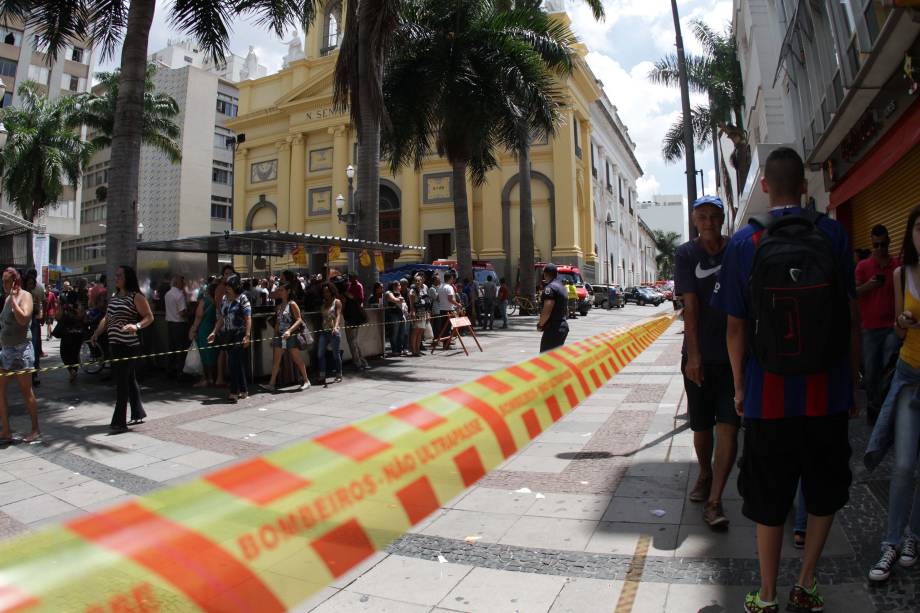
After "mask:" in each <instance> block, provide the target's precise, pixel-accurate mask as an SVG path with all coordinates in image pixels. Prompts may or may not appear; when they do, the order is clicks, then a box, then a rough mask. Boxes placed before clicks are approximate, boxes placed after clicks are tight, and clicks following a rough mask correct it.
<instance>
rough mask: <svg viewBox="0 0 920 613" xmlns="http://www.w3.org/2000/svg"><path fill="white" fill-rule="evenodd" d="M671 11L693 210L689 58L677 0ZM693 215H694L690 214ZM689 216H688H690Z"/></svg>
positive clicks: (693, 233) (692, 233) (689, 200)
mask: <svg viewBox="0 0 920 613" xmlns="http://www.w3.org/2000/svg"><path fill="white" fill-rule="evenodd" d="M671 13H672V15H673V17H674V34H675V37H676V41H677V70H678V73H679V74H678V77H679V80H680V102H681V112H682V113H683V116H684V162H685V163H686V166H687V206H688V211H689V213H692V212H693V201H694V200H696V156H695V153H694V148H693V122H692V121H691V119H690V118H691V114H690V87H689V85H688V83H687V58H686V57H685V56H684V37H683V35H682V34H681V31H680V14H679V13H678V12H677V0H671ZM689 217H692V215H689ZM689 217H688V218H689ZM695 237H696V226H694V225H693V222H692V221H691V222H690V238H695Z"/></svg>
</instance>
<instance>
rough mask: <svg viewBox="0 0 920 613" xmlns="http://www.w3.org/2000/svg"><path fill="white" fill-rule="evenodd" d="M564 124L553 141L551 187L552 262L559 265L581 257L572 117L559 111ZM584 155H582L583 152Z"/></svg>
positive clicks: (566, 110)
mask: <svg viewBox="0 0 920 613" xmlns="http://www.w3.org/2000/svg"><path fill="white" fill-rule="evenodd" d="M562 118H563V119H564V123H565V125H564V126H563V127H561V128H560V129H559V131H558V132H557V133H556V136H555V138H553V184H554V185H555V188H556V195H555V196H556V197H555V203H554V208H555V211H556V245H555V246H554V248H553V253H552V259H553V261H554V262H556V263H560V264H576V263H578V260H579V258H580V257H581V255H582V251H581V249H580V248H579V246H578V225H577V224H578V207H577V205H576V203H577V202H578V192H577V191H576V188H577V186H576V174H575V166H576V161H577V159H578V158H577V157H576V156H575V137H574V134H575V129H574V128H573V127H572V126H573V122H574V121H575V114H574V112H573V111H572V109H571V108H569V109H564V110H563V111H562ZM582 155H584V153H582Z"/></svg>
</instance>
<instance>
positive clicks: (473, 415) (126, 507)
mask: <svg viewBox="0 0 920 613" xmlns="http://www.w3.org/2000/svg"><path fill="white" fill-rule="evenodd" d="M672 319H673V318H672V317H661V318H657V319H653V320H650V321H647V322H645V323H642V324H638V325H637V326H634V327H633V328H630V329H629V330H618V331H615V332H612V333H605V334H601V335H598V336H596V337H593V338H592V339H589V340H587V341H585V342H583V343H578V344H576V345H575V346H570V347H563V348H561V349H559V350H555V351H552V352H548V353H545V354H541V355H540V356H537V357H535V358H532V359H529V360H526V361H524V362H521V363H519V364H516V365H514V366H511V367H508V368H505V369H502V370H499V371H496V372H493V373H491V374H489V375H486V376H484V377H480V378H479V379H477V380H475V381H471V382H468V383H465V384H462V385H459V386H457V387H452V388H450V389H447V390H444V391H442V392H440V393H437V394H433V395H431V396H428V397H426V398H423V399H421V400H419V401H418V402H415V403H410V404H407V405H405V406H402V407H399V408H398V409H394V410H392V411H390V412H388V413H384V414H379V415H375V416H372V417H369V418H367V419H364V420H361V421H358V422H355V423H353V424H350V425H347V426H344V427H341V428H338V429H337V430H333V431H331V432H328V433H326V434H323V435H320V436H318V437H315V438H313V439H311V440H308V441H304V442H300V443H297V444H294V445H292V446H290V447H287V448H284V449H281V450H277V451H273V452H271V453H268V454H266V455H264V456H262V457H258V458H251V459H248V460H245V461H243V462H241V463H239V464H235V465H233V466H231V467H229V468H224V469H221V470H218V471H216V472H212V473H209V474H207V475H205V476H203V477H201V478H199V479H196V480H194V481H191V482H189V483H185V484H182V485H178V486H175V487H169V488H165V489H163V490H159V491H156V492H153V493H151V494H149V495H147V496H144V497H141V498H138V499H136V500H133V501H131V502H128V503H124V504H121V505H118V506H115V507H112V508H109V509H106V510H103V511H99V512H96V513H93V514H90V515H85V516H81V517H79V518H77V519H74V520H71V521H69V522H66V523H65V524H63V525H61V526H55V527H52V528H49V529H47V530H45V531H43V532H41V533H38V534H36V535H33V536H28V537H24V538H22V539H19V540H17V541H13V542H7V543H4V544H0V611H27V610H28V611H33V610H34V611H54V612H57V611H65V610H66V611H73V610H77V611H88V612H92V613H100V612H103V611H129V610H130V611H198V610H200V611H221V612H228V611H229V612H237V611H238V612H240V613H243V612H248V611H259V612H260V613H262V612H265V613H272V612H275V611H278V612H280V611H284V610H287V609H289V608H292V607H294V606H296V605H297V604H299V603H301V602H303V601H304V600H306V599H307V598H309V597H310V596H311V595H312V594H314V593H316V592H317V591H318V590H319V589H321V588H322V587H324V586H325V585H327V584H328V583H329V582H330V581H332V580H334V579H335V578H336V577H339V576H341V575H342V574H344V573H346V572H348V571H349V570H350V569H352V568H354V567H355V566H356V565H357V564H359V563H360V562H361V561H362V560H364V559H366V558H367V557H368V556H370V555H372V554H373V553H374V552H375V551H378V550H380V549H383V548H385V547H386V546H387V545H389V544H390V543H391V542H392V541H393V540H394V539H395V538H397V537H399V536H400V535H402V534H404V533H405V532H406V531H407V530H409V528H411V527H412V526H413V525H415V524H417V523H418V522H420V521H421V520H422V519H424V518H425V517H427V516H428V515H430V514H431V513H433V512H434V511H437V510H438V509H439V508H440V507H441V506H442V505H443V504H444V503H445V502H446V501H448V500H450V499H451V498H453V497H455V496H456V495H457V494H458V493H460V492H462V491H463V490H464V489H466V488H468V487H470V486H471V485H473V484H474V483H475V482H476V481H478V480H479V479H480V478H482V477H483V476H484V475H485V474H486V473H488V472H489V471H491V470H493V469H494V468H495V467H496V466H498V465H499V464H500V463H502V462H503V461H504V460H505V459H507V458H508V457H510V456H511V455H513V454H514V453H516V452H517V451H518V450H519V449H520V448H522V447H523V446H525V445H527V444H528V443H529V442H530V441H531V440H532V439H534V438H535V437H536V436H538V435H539V434H540V433H541V432H542V431H544V430H545V429H546V428H548V427H549V426H550V425H551V424H552V423H553V422H555V421H557V420H559V419H560V418H561V417H562V416H563V415H564V414H565V413H567V412H569V411H571V410H572V409H574V408H575V407H576V406H577V405H578V404H579V403H580V402H581V401H582V400H584V399H585V398H586V397H588V396H589V395H590V394H592V393H593V392H594V391H596V390H597V389H598V388H600V387H601V386H602V385H604V384H605V383H606V382H607V381H609V380H610V378H611V377H613V375H614V374H615V373H616V372H617V371H618V370H620V369H621V368H622V367H623V366H624V365H625V363H627V362H628V361H629V359H631V358H627V357H626V356H633V355H637V354H638V352H639V351H641V350H642V349H643V348H644V347H646V346H648V344H649V343H651V341H652V340H653V339H654V338H656V337H657V336H658V335H659V334H661V332H663V331H664V329H665V328H666V327H667V326H668V325H669V323H670V322H671V321H672ZM617 354H620V357H619V359H616V358H615V356H616V355H617Z"/></svg>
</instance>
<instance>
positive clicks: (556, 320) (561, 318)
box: [537, 264, 569, 353]
mask: <svg viewBox="0 0 920 613" xmlns="http://www.w3.org/2000/svg"><path fill="white" fill-rule="evenodd" d="M556 275H557V272H556V265H555V264H547V265H546V267H545V268H544V269H543V285H544V288H543V293H542V295H541V297H542V299H543V311H542V312H541V313H540V322H539V323H538V324H537V330H540V331H542V332H543V338H542V339H540V353H543V352H544V351H549V350H550V349H555V348H556V347H561V346H562V345H563V344H565V337H566V336H568V335H569V324H568V322H567V321H566V315H567V313H568V301H569V299H568V295H567V292H566V290H565V288H564V287H563V286H562V283H560V282H559V280H558V279H557V278H556Z"/></svg>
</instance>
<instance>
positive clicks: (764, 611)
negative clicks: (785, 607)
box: [744, 590, 779, 613]
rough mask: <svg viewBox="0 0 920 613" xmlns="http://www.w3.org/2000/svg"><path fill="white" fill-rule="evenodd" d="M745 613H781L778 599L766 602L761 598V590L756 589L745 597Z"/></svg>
mask: <svg viewBox="0 0 920 613" xmlns="http://www.w3.org/2000/svg"><path fill="white" fill-rule="evenodd" d="M744 613H779V605H778V604H776V601H775V600H774V601H773V602H764V601H762V600H761V599H760V590H754V591H753V592H750V593H749V594H748V595H747V596H745V597H744Z"/></svg>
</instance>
